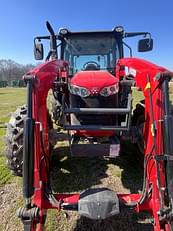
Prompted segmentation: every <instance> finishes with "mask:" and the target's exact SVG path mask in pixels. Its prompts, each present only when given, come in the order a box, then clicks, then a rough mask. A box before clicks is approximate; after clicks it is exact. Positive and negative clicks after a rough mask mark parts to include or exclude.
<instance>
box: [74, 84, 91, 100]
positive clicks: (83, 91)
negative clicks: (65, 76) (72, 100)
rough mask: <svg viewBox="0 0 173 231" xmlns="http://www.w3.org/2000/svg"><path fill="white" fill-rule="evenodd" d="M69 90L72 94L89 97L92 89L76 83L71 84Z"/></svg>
mask: <svg viewBox="0 0 173 231" xmlns="http://www.w3.org/2000/svg"><path fill="white" fill-rule="evenodd" d="M69 91H70V93H71V94H73V95H78V96H80V97H88V96H89V95H90V91H89V90H88V89H86V88H84V87H78V86H75V85H69Z"/></svg>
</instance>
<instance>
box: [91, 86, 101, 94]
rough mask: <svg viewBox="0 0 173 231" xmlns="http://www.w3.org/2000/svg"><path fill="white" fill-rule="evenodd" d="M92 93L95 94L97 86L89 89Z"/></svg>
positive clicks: (97, 89) (97, 90)
mask: <svg viewBox="0 0 173 231" xmlns="http://www.w3.org/2000/svg"><path fill="white" fill-rule="evenodd" d="M90 91H91V94H92V95H97V94H98V93H99V88H98V87H93V88H91V89H90Z"/></svg>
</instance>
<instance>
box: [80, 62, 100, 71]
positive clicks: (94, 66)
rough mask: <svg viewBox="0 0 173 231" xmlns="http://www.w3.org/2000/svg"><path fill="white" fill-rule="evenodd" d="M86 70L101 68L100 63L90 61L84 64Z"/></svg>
mask: <svg viewBox="0 0 173 231" xmlns="http://www.w3.org/2000/svg"><path fill="white" fill-rule="evenodd" d="M83 69H84V70H99V69H100V65H99V64H98V63H97V62H95V61H88V62H86V63H85V64H84V65H83Z"/></svg>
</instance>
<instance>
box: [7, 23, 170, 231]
mask: <svg viewBox="0 0 173 231" xmlns="http://www.w3.org/2000/svg"><path fill="white" fill-rule="evenodd" d="M47 29H48V31H49V33H50V35H48V36H38V37H36V38H35V39H34V54H35V58H36V59H37V60H41V59H43V44H42V43H41V41H42V40H49V41H50V50H49V52H48V55H47V57H46V62H45V63H43V64H41V65H39V66H37V67H36V68H34V69H33V70H31V71H30V72H28V73H27V74H26V75H25V76H24V80H25V82H26V84H27V92H28V95H27V106H26V107H22V108H21V109H18V111H17V112H16V113H15V114H14V115H15V116H13V118H12V119H11V120H10V122H9V125H8V128H7V135H6V137H7V141H8V142H7V143H8V144H9V145H7V147H6V156H7V158H8V166H9V167H10V169H12V170H13V171H14V173H15V174H17V175H23V197H24V199H25V206H24V207H23V208H20V209H19V210H18V216H19V217H20V218H21V220H22V222H23V224H24V230H32V231H34V230H37V231H38V230H39V231H42V230H44V224H45V218H46V213H47V210H48V209H58V210H61V209H63V210H76V211H78V212H79V214H80V215H82V216H86V217H88V218H91V219H105V218H107V217H110V216H112V215H116V214H119V213H120V212H121V210H122V209H123V207H128V208H129V207H130V208H132V209H134V210H135V211H136V212H138V213H139V212H141V211H144V210H146V211H148V212H149V213H150V214H151V216H152V218H153V226H154V230H155V231H171V230H173V224H172V220H173V142H172V140H173V132H172V131H173V128H172V127H173V117H172V115H171V109H170V102H169V81H170V79H171V78H172V76H173V74H172V73H171V72H170V71H168V70H167V69H165V68H162V67H159V66H157V65H155V64H152V63H150V62H148V61H145V60H142V59H137V58H132V57H130V58H124V46H126V47H128V48H129V49H130V53H131V48H130V47H129V46H128V45H127V44H126V43H125V42H124V39H125V38H127V37H134V36H144V37H145V38H143V39H141V40H139V43H138V50H139V51H140V52H144V51H150V50H152V47H153V40H152V39H151V35H150V33H148V32H135V33H126V32H124V29H123V27H121V26H118V27H115V28H114V29H113V30H112V31H98V32H71V31H69V30H67V29H64V28H63V29H60V31H59V33H58V35H55V33H54V31H53V29H52V27H51V25H50V24H49V23H48V22H47ZM132 86H136V87H137V88H138V89H139V90H141V91H142V92H143V94H144V100H143V101H142V102H140V103H139V104H138V105H137V107H136V109H135V110H133V113H132ZM50 89H52V92H53V96H54V99H53V102H52V105H53V119H54V121H55V123H57V124H59V125H60V126H62V127H63V128H64V129H65V130H68V131H69V141H70V150H71V154H72V155H73V156H86V155H87V156H99V157H103V156H105V157H108V158H116V157H117V156H118V155H119V152H120V141H121V139H122V137H126V138H130V139H133V140H136V141H137V143H138V146H139V150H140V152H141V155H143V156H144V158H143V159H144V164H143V165H144V179H143V190H142V192H141V193H140V194H116V193H115V192H113V191H112V190H110V189H108V188H90V189H87V190H85V191H84V192H82V193H81V194H66V193H64V194H59V193H53V192H52V190H51V184H50V176H49V173H50V156H51V145H50V131H51V132H52V131H53V127H52V122H51V118H50V116H49V115H48V109H47V105H46V100H47V95H48V91H49V90H50ZM23 121H24V123H23ZM23 124H24V125H23Z"/></svg>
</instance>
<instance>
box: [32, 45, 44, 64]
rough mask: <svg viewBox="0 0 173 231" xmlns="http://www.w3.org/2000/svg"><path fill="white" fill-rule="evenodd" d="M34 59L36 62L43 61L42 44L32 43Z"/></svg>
mask: <svg viewBox="0 0 173 231" xmlns="http://www.w3.org/2000/svg"><path fill="white" fill-rule="evenodd" d="M34 57H35V59H36V60H43V57H44V50H43V44H42V43H34Z"/></svg>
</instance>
